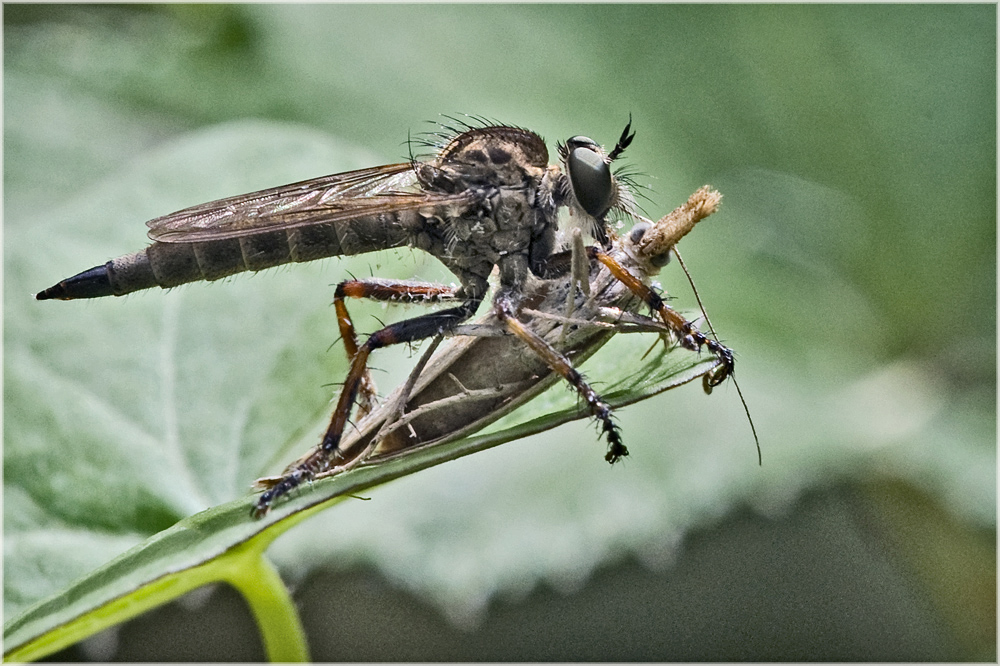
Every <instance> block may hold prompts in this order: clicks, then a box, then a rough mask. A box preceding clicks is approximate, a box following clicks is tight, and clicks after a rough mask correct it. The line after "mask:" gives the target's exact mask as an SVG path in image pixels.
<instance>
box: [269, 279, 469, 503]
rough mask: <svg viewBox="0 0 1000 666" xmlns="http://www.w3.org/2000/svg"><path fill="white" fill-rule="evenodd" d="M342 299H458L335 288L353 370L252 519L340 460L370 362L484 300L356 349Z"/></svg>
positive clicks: (436, 290)
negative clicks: (310, 447)
mask: <svg viewBox="0 0 1000 666" xmlns="http://www.w3.org/2000/svg"><path fill="white" fill-rule="evenodd" d="M345 296H353V297H356V298H374V299H376V300H382V301H390V302H412V301H424V300H425V301H431V302H434V301H441V300H450V299H453V298H455V297H456V294H455V289H454V288H452V287H445V286H441V285H428V284H418V283H413V282H386V281H382V280H350V281H347V282H343V283H341V284H340V285H338V286H337V297H336V300H335V301H334V302H335V304H336V307H337V319H338V322H339V324H340V328H341V333H342V335H343V336H344V344H345V346H347V347H348V352H349V353H352V357H351V367H350V369H349V370H348V372H347V378H346V379H345V380H344V386H343V388H342V389H341V392H340V398H339V400H338V401H337V407H336V409H335V410H334V412H333V416H332V418H331V419H330V425H329V427H328V428H327V430H326V434H325V435H324V436H323V440H322V441H321V442H320V444H319V446H318V447H317V448H316V449H315V450H314V451H313V452H312V453H311V454H310V455H308V456H306V457H304V458H302V459H301V460H299V461H298V462H297V463H295V464H294V465H292V466H291V467H289V468H288V469H286V470H285V472H284V473H283V474H282V476H281V477H279V478H275V479H269V480H268V483H267V485H268V486H270V487H269V488H268V490H266V491H265V492H264V493H263V494H261V496H260V498H258V500H257V503H256V504H255V505H254V508H253V511H252V514H253V515H254V517H257V518H259V517H261V516H263V515H264V514H266V513H267V512H268V511H269V510H270V508H271V505H272V504H273V503H274V501H275V500H276V499H278V498H279V497H281V496H283V495H287V494H288V493H289V492H291V491H292V490H294V489H295V488H296V487H298V486H300V485H302V484H303V483H305V482H308V481H309V480H311V479H313V478H314V477H315V476H316V474H318V473H320V472H322V471H325V470H326V469H327V468H328V467H329V466H330V464H331V463H332V462H334V461H335V460H337V459H338V458H340V452H339V451H338V449H337V447H338V446H339V444H340V439H341V437H342V436H343V434H344V430H345V428H346V427H347V422H348V419H349V418H350V415H351V409H352V408H353V407H354V403H355V400H356V399H357V397H358V393H359V391H360V390H361V387H362V384H363V383H364V381H365V377H366V375H367V373H368V357H369V356H370V355H371V353H372V352H373V351H375V350H376V349H379V348H381V347H388V346H389V345H395V344H400V343H406V342H416V341H417V340H423V339H424V338H429V337H433V336H435V335H439V334H441V333H446V332H448V331H450V330H452V329H454V328H455V327H456V326H458V325H459V324H461V323H462V322H463V321H465V320H466V319H468V318H469V317H471V316H472V315H473V314H475V312H476V310H477V309H478V308H479V304H480V303H481V302H482V298H474V299H467V300H465V301H463V302H462V304H461V305H459V306H458V307H454V308H449V309H447V310H441V311H440V312H432V313H430V314H426V315H422V316H419V317H414V318H412V319H406V320H403V321H400V322H397V323H395V324H390V325H389V326H386V327H385V328H382V329H379V330H378V331H376V332H374V333H372V334H371V336H369V338H368V339H367V340H366V341H365V343H364V344H362V345H361V346H358V344H357V337H356V336H355V332H354V326H353V324H352V323H351V320H350V317H348V316H347V310H346V308H345V307H344V304H343V298H344V297H345Z"/></svg>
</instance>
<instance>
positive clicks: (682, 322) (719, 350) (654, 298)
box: [587, 247, 734, 392]
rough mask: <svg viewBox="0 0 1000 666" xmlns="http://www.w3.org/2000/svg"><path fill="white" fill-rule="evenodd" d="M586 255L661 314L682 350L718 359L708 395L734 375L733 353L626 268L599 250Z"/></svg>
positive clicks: (708, 379)
mask: <svg viewBox="0 0 1000 666" xmlns="http://www.w3.org/2000/svg"><path fill="white" fill-rule="evenodd" d="M587 256H589V257H590V258H591V259H596V260H597V261H600V262H601V263H602V264H604V265H605V266H607V268H608V270H609V271H611V274H612V275H614V276H615V278H616V279H617V280H618V281H619V282H621V283H622V284H624V285H625V286H626V287H628V289H629V290H630V291H631V292H632V293H633V294H635V295H636V296H638V297H639V298H641V299H642V300H643V301H645V303H646V305H648V306H649V307H650V309H651V310H652V311H653V312H655V313H657V314H658V315H660V318H661V319H663V323H664V324H666V325H667V327H668V328H670V330H671V331H672V332H673V333H674V335H676V336H677V340H678V342H679V343H680V345H681V346H682V347H684V348H685V349H690V350H692V351H699V350H701V348H702V347H708V350H709V351H710V352H712V353H713V354H715V355H716V357H718V359H719V365H718V366H717V367H716V368H715V369H713V370H711V371H709V372H708V374H706V375H705V378H704V387H705V391H706V392H710V391H711V390H712V388H713V387H716V386H718V385H719V384H721V383H722V382H724V381H725V380H726V378H727V377H728V376H729V375H731V374H733V365H734V363H733V352H732V350H731V349H729V348H728V347H725V346H723V345H721V344H719V343H718V342H716V341H715V340H713V339H711V338H709V337H708V336H706V335H705V334H704V333H702V332H701V331H699V330H698V329H697V328H695V325H694V324H693V323H691V322H689V321H688V320H686V319H685V318H684V317H682V316H681V315H680V314H679V313H678V312H677V311H676V310H674V309H673V308H671V307H670V306H668V305H667V304H666V303H664V301H663V298H661V297H660V295H659V294H657V293H656V290H654V289H653V288H652V287H650V286H649V285H647V284H646V283H644V282H643V281H642V280H640V279H639V278H637V277H636V276H634V275H633V274H632V273H630V272H629V271H628V270H627V269H626V268H625V267H624V266H622V265H621V264H620V263H618V261H616V260H615V259H614V258H613V257H611V256H610V255H609V254H607V253H605V252H604V251H603V250H601V249H600V248H597V247H589V248H587Z"/></svg>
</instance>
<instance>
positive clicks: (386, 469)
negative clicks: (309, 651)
mask: <svg viewBox="0 0 1000 666" xmlns="http://www.w3.org/2000/svg"><path fill="white" fill-rule="evenodd" d="M632 347H633V349H634V345H633V346H632ZM715 363H716V362H715V360H714V359H711V360H710V359H701V358H699V357H698V355H696V354H693V353H690V352H685V351H683V350H675V351H674V352H673V353H670V354H667V353H665V352H661V353H660V355H659V358H657V359H655V360H654V361H653V362H651V363H648V364H645V365H644V366H641V367H640V368H639V369H638V370H637V371H635V372H634V373H632V374H630V375H628V376H625V377H622V378H619V379H618V381H616V382H615V383H613V384H611V385H610V386H609V390H608V391H607V392H606V394H605V395H606V396H607V398H608V399H609V401H610V402H611V404H612V405H613V406H621V405H625V404H629V403H631V402H635V401H638V400H643V399H645V398H648V397H651V396H653V395H657V394H658V393H662V392H663V391H666V390H668V389H671V388H674V387H676V386H679V385H681V384H684V383H686V382H689V381H691V380H692V379H694V378H696V377H699V376H700V375H702V374H703V373H705V372H706V371H707V370H709V369H711V368H712V367H714V366H715ZM561 388H562V387H558V386H557V387H553V389H561ZM549 393H554V394H555V395H554V396H553V397H551V398H549V399H546V398H545V396H542V397H541V398H540V399H539V402H538V404H536V403H529V404H528V405H526V406H524V407H522V408H521V409H519V410H516V411H515V412H513V413H512V414H510V415H508V416H507V417H505V418H504V419H503V421H502V422H501V423H500V424H498V426H496V427H494V428H491V429H490V430H492V432H490V433H488V434H483V435H475V436H472V437H466V438H462V439H459V440H457V441H454V442H445V443H442V444H440V445H437V446H433V447H427V448H425V449H423V450H419V451H415V452H412V453H406V454H404V455H398V456H396V457H393V458H392V459H390V460H386V461H380V462H372V463H371V464H369V465H364V466H361V467H359V468H356V469H354V470H352V471H349V472H346V473H344V474H340V475H337V476H335V477H333V478H329V479H324V480H320V481H318V482H316V483H315V484H313V486H312V487H310V488H309V489H308V491H307V492H304V493H302V494H301V495H300V496H298V497H295V498H292V499H291V500H290V501H288V502H286V503H283V504H281V505H279V506H278V508H276V509H275V510H274V511H272V512H271V514H269V515H268V516H266V517H265V518H264V519H262V520H254V519H251V518H250V517H249V513H250V508H251V507H252V506H253V502H254V499H255V498H254V497H244V498H241V499H239V500H236V501H234V502H229V503H228V504H225V505H222V506H219V507H215V508H212V509H209V510H207V511H203V512H201V513H199V514H197V515H195V516H192V517H190V518H186V519H184V520H182V521H180V522H178V523H177V524H176V525H174V526H172V527H170V528H168V529H166V530H164V531H163V532H161V533H159V534H157V535H155V536H153V537H152V538H150V539H148V540H146V541H145V542H143V543H142V544H139V545H137V546H136V547H134V548H132V549H130V550H129V551H127V552H126V553H124V554H122V555H121V556H120V557H118V558H115V559H114V560H113V561H111V562H110V563H108V564H107V565H105V566H102V567H100V568H99V569H98V570H97V571H95V572H93V573H92V574H90V575H88V576H85V577H84V578H82V579H81V580H79V581H77V582H75V583H73V584H72V585H70V586H69V587H68V588H67V589H66V590H64V591H63V592H60V593H59V594H56V595H54V596H53V597H50V598H48V599H46V600H44V601H42V602H40V603H38V604H36V605H34V606H33V607H31V608H29V609H28V610H27V611H25V612H24V613H23V614H21V615H20V616H18V617H16V618H14V619H13V620H11V621H10V622H9V623H8V624H7V625H6V626H5V634H4V642H5V645H6V649H7V656H8V658H9V659H12V660H17V661H20V660H31V659H37V658H39V657H41V656H45V655H47V654H50V653H51V652H53V651H56V650H58V649H61V648H63V647H66V646H68V645H70V644H72V643H74V642H76V641H79V640H81V639H83V638H86V637H88V636H90V635H92V634H93V633H96V632H97V631H100V630H102V629H105V628H107V627H109V626H111V625H113V624H116V623H118V622H122V621H124V620H126V619H128V618H130V617H133V616H134V615H136V614H138V613H140V612H142V611H144V610H147V609H149V608H151V607H153V606H155V605H158V604H162V603H165V602H166V601H169V600H171V599H173V598H176V597H178V596H180V595H181V594H184V593H186V592H189V591H190V590H192V589H194V588H196V587H198V586H200V585H204V584H206V583H208V582H214V581H217V580H229V581H230V582H232V581H233V580H234V579H236V580H239V581H240V582H241V584H240V585H239V587H240V589H241V590H243V591H247V590H249V592H250V593H249V594H248V595H247V597H248V601H249V602H250V603H251V607H252V608H255V610H256V607H255V603H256V602H257V598H256V597H257V596H259V594H258V595H255V594H254V590H256V589H257V588H256V587H255V585H259V584H260V582H259V581H260V578H261V574H260V573H259V571H258V569H259V566H256V565H254V562H256V561H257V560H258V559H259V558H260V556H262V554H263V551H264V550H265V549H266V548H267V546H268V545H270V543H271V541H273V540H274V538H276V537H277V536H278V535H279V534H281V533H282V532H284V531H285V530H287V529H289V528H290V527H292V526H293V525H295V524H297V523H299V522H300V521H301V520H303V519H305V518H306V517H308V516H309V515H310V514H312V513H315V511H316V510H318V509H322V508H327V507H329V506H330V505H331V504H332V503H333V502H336V501H340V500H343V499H345V498H346V497H348V496H351V495H356V494H357V493H360V492H364V491H366V490H369V489H371V488H372V487H374V486H377V485H380V484H383V483H386V482H387V481H390V480H393V479H395V478H399V477H402V476H407V475H410V474H413V473H415V472H418V471H420V470H422V469H426V468H428V467H431V466H434V465H438V464H440V463H442V462H447V461H449V460H454V459H456V458H459V457H462V456H466V455H470V454H472V453H476V452H479V451H483V450H486V449H488V448H492V447H494V446H497V445H499V444H503V443H505V442H509V441H511V440H514V439H519V438H522V437H526V436H529V435H533V434H536V433H540V432H544V431H546V430H549V429H551V428H554V427H556V426H558V425H561V424H563V423H566V422H568V421H572V420H575V419H579V418H583V417H585V416H586V411H585V409H583V408H581V406H579V405H575V404H573V403H574V400H573V399H572V397H571V394H570V393H569V392H567V391H565V390H550V391H549ZM539 404H542V405H547V406H548V407H549V409H550V410H554V411H548V412H547V413H544V414H543V415H541V416H537V417H535V418H532V419H531V420H527V421H526V420H525V414H532V413H536V412H537V411H538V406H539ZM504 424H507V425H504ZM241 546H242V547H243V548H242V549H241ZM246 546H249V547H250V551H251V557H250V558H244V557H240V556H239V554H240V553H241V552H242V550H246ZM234 552H235V553H237V555H236V556H235V557H234V555H233V553H234ZM234 560H235V561H234ZM261 561H262V560H261ZM262 562H263V561H262ZM220 569H221V572H220ZM265 569H266V567H265ZM255 572H256V573H255ZM279 582H280V581H279ZM271 588H274V585H272V586H271ZM265 602H266V600H265ZM271 605H273V604H271ZM278 606H279V607H287V606H288V604H287V603H285V604H284V605H282V604H278ZM258 619H259V620H266V618H263V619H262V618H260V617H259V618H258ZM260 623H261V627H262V630H263V631H264V634H265V639H267V637H268V631H269V630H271V631H273V628H272V624H271V623H268V622H267V621H261V622H260ZM277 624H278V625H279V626H280V623H277ZM271 642H272V643H274V644H275V645H279V646H280V645H284V644H285V642H283V641H281V640H280V639H277V638H274V639H272V641H271ZM282 654H283V653H281V652H278V653H272V656H274V657H275V659H276V660H280V661H287V660H288V658H287V656H286V657H285V658H281V657H282Z"/></svg>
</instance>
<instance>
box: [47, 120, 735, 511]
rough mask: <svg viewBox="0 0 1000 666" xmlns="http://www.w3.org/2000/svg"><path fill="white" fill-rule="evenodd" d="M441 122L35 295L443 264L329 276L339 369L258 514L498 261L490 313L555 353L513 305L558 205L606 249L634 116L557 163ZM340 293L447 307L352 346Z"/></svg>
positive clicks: (160, 227) (547, 250) (312, 464)
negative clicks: (316, 421) (340, 264)
mask: <svg viewBox="0 0 1000 666" xmlns="http://www.w3.org/2000/svg"><path fill="white" fill-rule="evenodd" d="M444 129H445V131H444V132H442V133H439V134H437V135H433V136H435V137H436V139H437V141H438V143H436V144H432V145H434V146H435V147H436V148H437V149H438V151H437V154H436V155H434V156H433V157H431V158H430V159H426V160H417V159H415V158H412V157H411V159H410V161H408V162H404V163H400V164H391V165H386V166H380V167H374V168H370V169H362V170H358V171H351V172H347V173H342V174H335V175H332V176H327V177H323V178H317V179H314V180H309V181H303V182H300V183H294V184H291V185H286V186H283V187H277V188H273V189H269V190H262V191H260V192H254V193H251V194H246V195H241V196H237V197H231V198H228V199H221V200H219V201H214V202H210V203H206V204H201V205H199V206H194V207H192V208H187V209H185V210H182V211H178V212H176V213H172V214H170V215H166V216H164V217H160V218H156V219H154V220H151V221H149V222H148V223H147V226H148V227H149V235H150V237H151V238H152V240H153V241H154V242H153V244H152V245H150V246H149V247H147V248H146V249H145V250H142V251H140V252H136V253H133V254H130V255H126V256H124V257H119V258H117V259H112V260H111V261H109V262H107V263H106V264H104V265H101V266H96V267H94V268H91V269H89V270H87V271H84V272H82V273H79V274H77V275H75V276H73V277H70V278H67V279H65V280H63V281H61V282H59V283H57V284H56V285H53V286H52V287H49V288H48V289H45V290H44V291H42V292H40V293H39V294H37V296H36V298H37V299H38V300H48V299H60V300H71V299H77V298H96V297H102V296H112V295H115V296H121V295H124V294H128V293H131V292H134V291H138V290H142V289H148V288H151V287H157V286H158V287H162V288H169V287H174V286H177V285H180V284H184V283H187V282H193V281H197V280H215V279H219V278H222V277H226V276H228V275H232V274H235V273H239V272H243V271H257V270H262V269H264V268H270V267H272V266H277V265H280V264H284V263H290V262H299V261H311V260H313V259H319V258H323V257H329V256H335V255H352V254H359V253H363V252H371V251H374V250H382V249H388V248H393V247H400V246H410V247H414V248H419V249H421V250H424V251H426V252H428V253H430V254H432V255H433V256H435V257H437V258H438V259H439V260H440V261H441V262H442V263H443V264H444V265H445V266H446V267H447V268H448V269H449V270H451V271H452V272H453V273H454V274H455V275H456V277H457V278H458V280H459V286H458V287H446V286H443V285H429V284H418V283H412V282H387V281H382V280H376V279H372V280H361V281H359V280H350V281H346V282H343V283H341V284H340V285H338V287H337V289H336V292H335V297H334V304H335V307H336V311H337V321H338V325H339V327H340V331H341V336H342V338H343V340H344V343H345V348H346V351H347V353H348V356H349V357H350V358H351V367H350V370H349V371H348V375H347V378H346V380H345V382H344V386H343V389H342V391H341V394H340V398H339V401H338V403H337V407H336V409H335V410H334V414H333V417H332V419H331V422H330V426H329V428H328V429H327V432H326V434H325V435H324V437H323V439H322V442H321V444H320V446H319V449H318V453H317V454H316V455H314V456H312V457H310V459H309V462H308V464H303V465H301V466H300V467H298V468H296V469H295V470H292V471H290V472H289V473H288V474H286V475H285V477H284V478H283V479H282V480H281V481H280V482H278V483H276V484H275V485H274V486H273V487H272V488H271V489H270V490H268V491H266V492H265V493H264V494H263V495H262V496H261V498H260V501H259V502H258V505H257V509H256V513H257V514H258V515H260V514H263V513H265V512H266V511H267V510H268V508H269V506H270V504H271V503H272V502H273V501H274V500H275V499H277V498H278V497H280V496H282V495H284V494H287V493H288V492H289V491H291V490H292V489H293V488H295V487H297V486H299V485H300V484H302V483H303V482H305V481H308V480H309V479H311V478H313V477H314V476H315V474H316V473H318V472H320V471H323V470H324V469H326V468H327V467H329V465H330V464H331V463H332V462H335V460H334V459H335V458H336V457H337V455H338V445H339V442H340V439H341V437H342V435H343V433H344V430H345V428H346V426H347V423H348V419H349V418H350V415H351V411H352V409H353V407H354V405H355V402H358V403H360V405H361V411H362V413H364V412H367V411H369V410H370V409H371V405H372V403H373V400H374V397H375V396H374V387H373V384H372V382H371V378H370V375H369V373H368V367H367V361H368V357H369V356H370V354H371V353H372V352H373V351H374V350H375V349H379V348H381V347H385V346H388V345H392V344H399V343H410V342H414V341H417V340H421V339H424V338H428V337H432V336H435V335H440V334H443V333H448V332H450V331H452V330H454V329H455V328H456V327H458V326H460V325H461V324H462V323H463V322H464V321H466V320H467V319H469V318H470V317H472V315H473V314H475V312H476V311H477V310H478V308H479V306H480V304H481V303H482V301H483V300H484V299H485V297H486V294H487V292H488V289H489V283H488V277H489V276H490V274H491V273H492V272H493V271H494V269H496V270H497V271H498V275H499V287H498V288H497V290H496V294H495V296H494V299H493V310H494V313H495V314H496V315H497V317H498V319H499V321H501V322H502V323H503V325H504V326H505V327H506V329H507V330H508V331H509V332H510V333H512V334H514V335H516V336H517V337H519V338H520V339H521V340H522V341H523V342H524V343H525V344H526V345H527V346H528V347H529V348H530V349H531V350H532V351H533V352H534V353H536V354H539V355H540V356H542V357H543V358H548V359H549V360H552V358H553V357H552V355H551V353H550V351H551V350H550V348H549V346H548V345H546V344H545V343H544V342H542V343H539V342H538V340H536V339H535V337H537V336H533V335H532V333H531V331H530V330H527V329H525V328H524V326H523V324H521V322H520V321H519V319H518V314H519V312H520V310H521V308H522V303H521V301H522V299H523V296H524V288H525V284H526V282H527V280H528V278H529V276H537V277H541V278H551V277H553V276H554V275H558V274H560V273H561V272H565V263H566V262H565V261H564V260H563V257H564V255H565V253H559V252H557V249H558V248H557V232H558V231H559V225H558V215H559V212H560V210H561V209H568V211H569V217H570V219H571V221H572V222H573V226H575V227H577V228H580V229H582V230H584V231H586V232H588V233H589V234H590V235H591V236H593V237H594V238H595V240H596V241H597V243H598V245H599V246H600V247H599V248H598V247H596V246H595V247H594V248H591V252H590V254H591V255H592V258H599V257H600V256H606V255H605V254H604V253H603V250H606V249H608V248H610V247H611V242H612V238H611V236H612V234H611V231H610V227H609V224H608V218H609V216H614V215H620V216H633V215H634V212H633V211H632V203H631V202H632V199H631V196H630V194H629V192H628V184H627V181H626V180H625V179H623V178H621V177H620V176H619V175H618V174H616V173H612V170H611V164H612V162H614V161H615V160H616V159H617V158H619V157H620V156H621V154H622V153H623V152H624V150H625V149H626V148H627V147H628V146H629V144H630V143H631V142H632V140H633V138H634V136H635V134H634V133H632V132H631V122H629V124H628V125H626V127H625V130H624V131H623V132H622V134H621V137H620V138H619V140H618V142H617V143H616V145H615V146H614V148H613V149H612V150H611V151H610V152H605V150H604V149H603V148H602V147H601V146H600V145H599V144H597V143H596V142H595V141H593V140H591V139H589V138H587V137H584V136H574V137H572V138H570V139H569V140H567V141H566V143H565V144H560V145H559V146H558V155H559V163H558V164H554V165H550V164H548V150H547V148H546V146H545V142H544V141H543V140H542V139H541V137H539V136H538V135H537V134H535V133H533V132H531V131H528V130H526V129H522V128H518V127H511V126H505V125H488V124H486V123H480V124H479V125H475V126H474V125H470V124H468V123H464V124H462V125H461V126H460V127H459V128H444ZM428 143H429V142H428ZM345 298H371V299H375V300H381V301H387V302H412V301H423V302H448V301H450V302H457V303H458V305H457V306H455V307H450V308H446V309H443V310H440V311H437V312H433V313H430V314H426V315H422V316H418V317H414V318H412V319H407V320H404V321H401V322H397V323H395V324H391V325H389V326H386V327H384V328H382V329H380V330H378V331H376V332H375V333H373V334H372V335H371V336H370V337H369V338H368V339H367V340H366V341H365V342H364V344H362V345H360V346H359V345H358V343H357V337H356V335H355V333H354V327H353V324H352V323H351V320H350V317H349V315H348V313H347V310H346V306H345V304H344V300H345ZM675 324H677V326H680V324H679V323H678V322H675ZM682 337H683V339H684V340H685V341H686V342H687V343H689V344H690V345H691V346H692V347H694V348H697V349H700V348H701V347H703V346H706V345H707V346H708V348H709V349H710V350H711V351H712V352H713V353H714V354H716V355H717V356H719V358H720V359H721V360H722V361H723V364H724V366H725V367H726V368H727V371H726V374H728V371H729V370H731V368H732V353H731V352H730V351H729V350H728V349H726V348H725V347H722V346H721V345H719V344H718V343H715V342H712V341H710V340H709V339H708V338H706V337H704V336H702V335H700V334H698V335H697V336H694V335H693V334H692V335H690V336H687V337H684V336H682ZM553 362H555V361H553ZM573 372H575V370H572V366H569V368H568V369H565V370H564V373H565V374H566V375H570V374H572V373H573ZM577 374H578V373H577ZM567 378H568V379H569V377H568V376H567ZM722 379H724V377H721V376H720V378H719V379H718V381H719V382H721V381H722ZM571 381H572V380H571ZM584 398H585V399H586V401H587V404H588V406H589V409H590V411H591V413H592V414H593V415H594V416H595V417H596V418H598V419H599V420H600V421H601V423H602V424H603V425H602V427H603V431H604V434H605V436H606V438H607V440H608V446H609V452H608V458H609V460H611V461H612V462H613V461H614V460H617V459H618V458H620V457H621V456H622V455H624V452H625V448H624V445H623V444H622V442H621V437H620V434H619V433H618V431H617V428H616V426H615V425H614V423H613V421H612V420H611V412H610V408H608V406H607V405H606V404H604V403H603V401H601V400H600V398H599V396H597V394H596V393H593V391H590V392H589V393H587V394H585V395H584Z"/></svg>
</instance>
